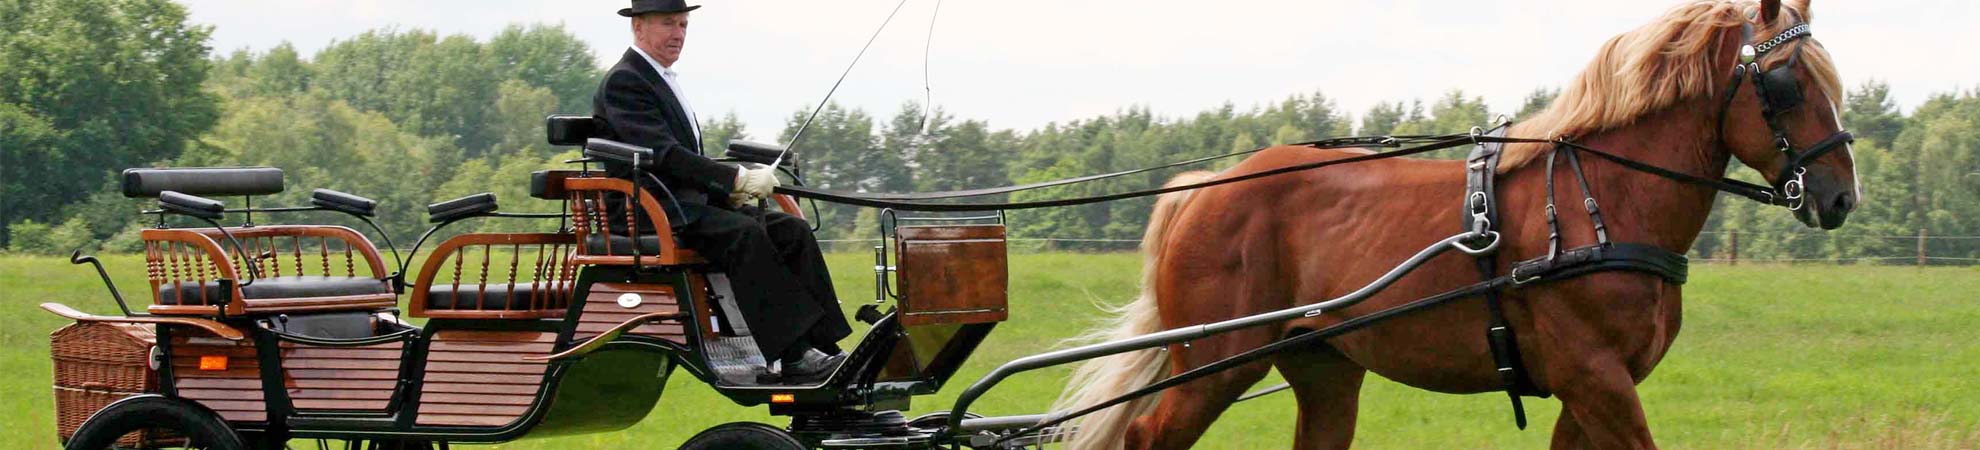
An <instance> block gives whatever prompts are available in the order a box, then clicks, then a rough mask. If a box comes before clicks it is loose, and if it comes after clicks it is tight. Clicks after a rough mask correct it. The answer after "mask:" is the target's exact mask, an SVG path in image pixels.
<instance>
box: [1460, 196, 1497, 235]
mask: <svg viewBox="0 0 1980 450" xmlns="http://www.w3.org/2000/svg"><path fill="white" fill-rule="evenodd" d="M1489 201H1491V200H1488V199H1486V198H1485V193H1484V192H1483V191H1480V192H1473V193H1471V201H1469V202H1466V203H1470V207H1471V234H1472V235H1473V236H1484V235H1485V233H1486V232H1489V231H1491V230H1492V219H1489V218H1486V217H1485V210H1486V209H1487V207H1488V206H1489V205H1487V204H1486V202H1489Z"/></svg>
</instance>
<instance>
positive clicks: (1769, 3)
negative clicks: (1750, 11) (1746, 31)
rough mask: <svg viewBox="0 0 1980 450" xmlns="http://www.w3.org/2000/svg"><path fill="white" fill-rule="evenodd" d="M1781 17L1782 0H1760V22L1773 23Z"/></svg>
mask: <svg viewBox="0 0 1980 450" xmlns="http://www.w3.org/2000/svg"><path fill="white" fill-rule="evenodd" d="M1780 17H1781V0H1760V23H1761V24H1771V23H1774V19H1779V18H1780Z"/></svg>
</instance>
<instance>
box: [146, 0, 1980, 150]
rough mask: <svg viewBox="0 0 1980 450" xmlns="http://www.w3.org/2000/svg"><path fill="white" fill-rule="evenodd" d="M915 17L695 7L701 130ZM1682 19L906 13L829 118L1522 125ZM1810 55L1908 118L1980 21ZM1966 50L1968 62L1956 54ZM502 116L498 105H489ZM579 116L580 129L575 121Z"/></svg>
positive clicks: (1843, 12)
mask: <svg viewBox="0 0 1980 450" xmlns="http://www.w3.org/2000/svg"><path fill="white" fill-rule="evenodd" d="M180 1H181V2H183V3H185V4H187V5H188V6H189V7H190V9H191V12H192V18H193V20H194V21H195V22H199V23H204V24H210V25H213V26H214V27H215V30H214V33H213V46H214V48H215V49H216V51H220V52H227V51H232V50H235V49H242V48H246V49H250V50H257V51H258V50H266V49H268V48H270V47H273V46H275V45H277V44H279V43H281V42H283V41H287V42H290V43H293V44H294V45H295V46H296V47H297V49H298V50H300V51H301V52H303V54H305V55H311V54H314V53H315V52H316V51H317V50H319V49H321V48H323V47H324V46H326V45H328V44H329V43H331V42H332V41H334V40H337V39H342V38H347V37H349V36H353V35H356V34H358V33H361V32H363V31H365V30H368V29H373V28H381V27H398V28H400V29H411V28H420V29H429V30H435V31H438V32H440V33H443V34H462V33H464V34H469V35H473V36H475V37H477V38H479V39H482V40H485V39H486V38H488V37H489V36H492V35H493V34H495V33H496V32H498V31H500V30H501V29H502V28H503V27H504V26H506V25H508V24H512V23H551V24H558V23H561V24H563V25H565V26H566V27H568V29H569V30H570V31H571V32H572V33H574V34H576V35H577V36H578V37H580V38H582V39H584V40H585V41H586V42H588V43H590V45H591V47H592V49H593V50H594V52H595V54H596V57H597V58H598V64H599V65H600V66H601V67H604V66H609V65H611V64H612V63H613V62H616V61H617V59H618V57H619V55H620V54H621V53H622V52H624V51H625V48H626V46H627V45H628V43H629V42H631V41H630V33H631V32H630V29H629V25H628V24H627V21H626V19H624V18H620V17H619V16H617V15H615V14H614V13H613V12H614V11H616V10H617V9H618V8H621V7H624V6H625V5H626V4H627V2H626V1H613V0H568V1H524V0H416V1H407V0H283V1H275V2H270V1H265V0H180ZM898 1H899V0H832V1H818V0H747V1H721V0H705V1H692V0H690V2H689V3H690V4H700V5H704V7H703V8H701V9H700V10H699V11H696V12H694V14H693V17H692V19H691V26H690V28H689V34H688V40H687V48H686V50H685V52H684V55H683V56H682V58H681V61H680V62H679V63H678V64H676V65H675V67H674V68H675V69H676V70H677V71H679V72H681V74H682V80H683V84H684V85H685V86H686V87H687V91H688V97H689V98H690V99H692V101H693V102H694V107H695V109H696V110H697V111H700V112H701V113H702V114H703V115H704V117H705V116H709V115H713V114H719V113H722V112H730V111H733V112H735V113H736V114H738V115H739V116H741V117H742V118H743V120H744V121H745V122H747V123H748V124H749V131H750V134H751V135H753V137H756V138H758V139H762V138H765V137H767V136H769V135H773V134H775V132H776V131H777V130H778V129H780V127H781V126H782V121H783V120H784V118H785V117H788V116H789V115H790V114H791V113H792V112H794V111H796V110H798V109H800V108H803V107H805V106H806V105H812V104H815V103H816V102H817V101H818V100H819V99H820V98H821V97H823V96H824V95H825V92H826V90H827V89H828V88H830V87H831V85H832V82H833V80H834V79H836V78H837V77H838V76H839V74H840V72H841V71H842V70H844V69H845V67H846V64H847V63H848V62H849V61H851V59H852V57H853V55H854V54H855V53H857V52H858V51H859V47H860V45H861V44H862V43H863V42H865V40H866V38H867V37H868V36H869V35H871V33H873V31H874V29H875V28H876V27H878V26H879V25H880V23H881V21H882V20H883V19H885V18H886V17H887V13H888V11H890V10H892V9H893V8H894V7H895V5H896V4H898ZM1676 4H1678V2H1677V1H1672V0H1651V1H1642V0H1635V1H1620V0H1593V1H1590V0H1404V1H1367V0H1301V1H1263V0H1224V1H1200V0H1198V1H1174V0H941V3H940V14H939V17H938V18H937V19H936V22H935V24H934V28H933V37H932V40H931V39H930V38H929V20H930V17H931V16H932V15H934V13H935V9H936V7H937V0H907V4H906V6H905V7H904V8H902V9H901V11H900V14H899V16H898V17H896V18H895V19H894V22H893V23H892V24H891V25H889V26H888V28H887V29H886V31H885V32H884V34H882V35H881V36H880V38H879V41H878V42H876V43H875V44H874V46H873V49H872V50H871V51H869V53H868V54H867V55H866V58H865V60H864V61H862V62H860V64H859V66H858V68H856V69H854V70H853V72H852V75H851V76H850V77H849V78H848V79H847V80H846V83H845V86H844V87H841V88H840V89H839V92H838V94H836V95H835V96H833V100H835V101H838V102H840V103H841V104H845V105H850V106H856V107H859V108H864V109H866V110H867V111H868V112H869V113H872V114H874V115H876V116H878V117H880V118H882V120H884V118H885V117H888V116H890V115H892V114H893V112H895V111H896V110H898V108H899V106H900V105H901V104H902V103H903V102H907V101H916V102H918V101H921V99H922V97H923V95H924V93H923V68H924V59H923V49H924V45H925V44H932V49H931V50H930V52H929V56H928V58H927V60H926V68H927V73H928V78H929V80H928V82H929V85H930V86H932V88H933V97H934V103H935V104H936V105H937V106H938V107H941V108H943V109H945V110H947V111H948V112H949V113H951V114H952V115H955V116H958V117H961V118H969V119H984V120H988V121H989V122H990V124H991V125H992V126H993V127H997V128H1014V129H1020V130H1029V129H1033V128H1036V127H1039V126H1042V125H1044V124H1046V123H1048V122H1065V121H1069V120H1075V119H1080V118H1087V117H1092V116H1096V115H1102V114H1108V113H1112V112H1115V111H1117V110H1119V109H1120V108H1124V107H1128V106H1135V105H1139V106H1146V107H1149V108H1151V109H1152V110H1154V111H1155V113H1156V114H1158V115H1162V116H1166V117H1179V116H1185V115H1193V114H1194V113H1196V112H1198V111H1202V110H1204V109H1208V108H1213V107H1216V106H1218V105H1220V104H1222V103H1225V102H1227V101H1228V102H1231V103H1235V104H1236V105H1238V106H1239V107H1241V108H1249V107H1251V106H1254V105H1259V104H1262V103H1266V102H1273V101H1277V100H1280V99H1284V98H1285V97H1287V96H1289V95H1292V94H1296V93H1308V92H1313V91H1315V90H1318V91H1321V92H1323V93H1325V94H1326V95H1328V96H1329V97H1332V98H1334V99H1336V100H1337V101H1338V102H1339V103H1340V105H1341V106H1343V107H1345V108H1346V109H1347V110H1348V111H1351V112H1353V113H1354V114H1355V116H1356V117H1357V118H1358V117H1359V116H1360V114H1361V113H1362V112H1363V111H1366V109H1367V108H1368V107H1369V106H1370V105H1372V104H1374V103H1375V102H1378V101H1387V100H1397V99H1410V98H1421V99H1425V100H1426V101H1430V100H1434V99H1435V98H1436V97H1437V96H1439V95H1441V94H1443V93H1444V92H1446V91H1449V90H1451V89H1462V90H1464V91H1465V92H1466V93H1467V94H1469V95H1476V96H1483V97H1484V98H1485V100H1486V102H1487V103H1488V104H1490V105H1491V106H1492V109H1493V110H1494V111H1499V112H1503V111H1510V110H1513V109H1516V108H1518V105H1519V104H1520V101H1521V99H1522V98H1523V97H1524V96H1525V95H1526V94H1527V93H1529V92H1531V91H1532V90H1533V89H1534V88H1536V87H1542V86H1547V87H1554V86H1559V85H1561V84H1562V83H1565V82H1566V81H1567V80H1568V79H1569V78H1570V77H1572V76H1573V75H1574V74H1575V72H1577V71H1578V70H1580V69H1581V67H1583V65H1585V64H1586V63H1587V61H1588V60H1589V58H1590V57H1591V56H1592V55H1593V53H1594V51H1595V49H1596V47H1598V46H1599V45H1601V43H1602V42H1604V41H1606V40H1607V39H1608V38H1610V37H1612V36H1614V35H1616V34H1619V33H1622V32H1624V31H1628V30H1630V29H1633V28H1635V27H1637V26H1639V25H1642V24H1644V23H1647V22H1648V21H1649V20H1651V19H1652V18H1654V17H1655V16H1657V15H1659V14H1661V13H1662V12H1664V11H1665V10H1666V9H1668V8H1669V7H1671V6H1673V5H1676ZM1812 9H1814V15H1815V20H1814V24H1813V25H1814V27H1815V36H1816V37H1817V38H1819V39H1820V40H1821V41H1822V43H1823V44H1824V45H1825V46H1827V47H1828V48H1829V51H1830V52H1831V53H1833V54H1834V55H1835V57H1836V60H1837V61H1838V66H1839V68H1840V70H1841V71H1842V73H1843V77H1844V81H1845V82H1846V83H1847V84H1848V85H1850V86H1856V85H1858V84H1860V83H1862V82H1863V81H1865V80H1869V79H1872V78H1875V79H1881V80H1884V81H1886V82H1888V83H1890V85H1891V90H1892V93H1893V94H1894V96H1895V97H1896V99H1897V100H1898V103H1899V105H1900V106H1901V107H1903V108H1905V109H1907V110H1909V109H1910V108H1911V107H1914V106H1916V105H1917V104H1918V103H1920V102H1923V101H1924V100H1925V99H1926V98H1928V97H1930V96H1931V95H1934V94H1939V93H1945V92H1949V91H1953V90H1965V89H1972V88H1973V87H1974V86H1976V84H1980V76H1976V75H1980V58H1975V57H1973V56H1972V52H1971V49H1969V48H1967V47H1966V46H1967V45H1970V44H1973V43H1976V42H1980V27H1974V26H1972V24H1974V23H1980V2H1976V1H1973V0H1882V1H1846V2H1845V1H1836V0H1815V4H1814V5H1813V7H1812ZM1961 42H1965V43H1967V44H1959V43H1961ZM490 101H493V99H490ZM565 112H582V111H565Z"/></svg>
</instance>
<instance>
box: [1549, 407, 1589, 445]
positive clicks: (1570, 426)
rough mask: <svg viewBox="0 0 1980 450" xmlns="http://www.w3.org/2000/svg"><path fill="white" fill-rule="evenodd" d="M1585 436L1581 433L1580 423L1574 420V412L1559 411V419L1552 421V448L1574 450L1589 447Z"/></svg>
mask: <svg viewBox="0 0 1980 450" xmlns="http://www.w3.org/2000/svg"><path fill="white" fill-rule="evenodd" d="M1587 440H1588V437H1587V436H1583V435H1582V431H1581V424H1580V423H1577V422H1575V421H1574V414H1572V413H1569V412H1567V411H1561V417H1560V419H1559V420H1555V421H1554V444H1553V446H1550V447H1548V448H1550V449H1552V450H1575V449H1583V448H1589V447H1588V443H1587V442H1586V441H1587Z"/></svg>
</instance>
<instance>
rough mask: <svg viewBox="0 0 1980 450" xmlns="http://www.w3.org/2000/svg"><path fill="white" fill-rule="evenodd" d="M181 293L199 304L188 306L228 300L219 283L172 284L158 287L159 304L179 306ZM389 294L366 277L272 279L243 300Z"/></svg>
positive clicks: (248, 290) (245, 292) (244, 291)
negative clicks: (182, 291) (183, 292)
mask: <svg viewBox="0 0 1980 450" xmlns="http://www.w3.org/2000/svg"><path fill="white" fill-rule="evenodd" d="M180 290H184V291H185V298H186V299H187V300H197V301H196V302H188V303H189V304H204V305H212V304H218V303H220V302H221V301H223V300H226V299H227V296H228V293H227V292H226V291H223V290H221V289H220V283H219V282H217V281H208V282H206V284H193V283H179V284H178V285H174V284H172V283H166V284H165V285H163V286H159V287H158V304H160V305H177V304H180V303H179V294H180ZM390 293H392V291H391V289H390V288H388V287H387V286H385V283H384V282H382V281H378V280H376V279H372V278H364V277H321V276H290V277H269V278H262V279H258V280H254V283H253V284H249V285H247V286H245V287H242V288H241V296H242V297H245V298H248V299H268V298H310V297H341V296H347V295H371V294H390Z"/></svg>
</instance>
